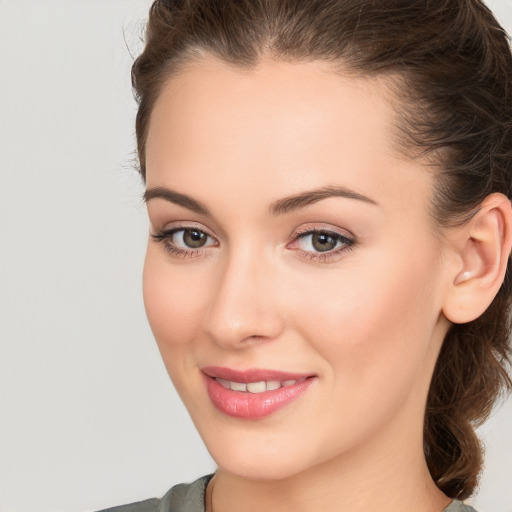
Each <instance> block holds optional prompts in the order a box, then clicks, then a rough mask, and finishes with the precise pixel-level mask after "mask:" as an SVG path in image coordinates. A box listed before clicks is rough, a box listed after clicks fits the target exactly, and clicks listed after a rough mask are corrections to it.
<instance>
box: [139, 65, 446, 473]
mask: <svg viewBox="0 0 512 512" xmlns="http://www.w3.org/2000/svg"><path fill="white" fill-rule="evenodd" d="M394 122H395V118H394V110H393V101H392V100H391V99H390V97H389V94H388V92H387V89H386V86H385V85H384V84H383V83H381V82H379V81H377V80H376V79H363V78H354V77H348V76H344V77H343V76H340V75H335V74H334V73H333V72H331V71H330V70H329V69H328V67H327V65H325V64H321V63H318V62H316V63H294V64H289V63H282V62H275V61H271V60H263V61H262V62H261V63H260V65H259V66H258V67H257V69H255V70H253V71H240V70H237V69H233V68H229V67H228V66H226V65H225V64H222V63H220V62H218V61H215V60H213V59H211V60H208V59H205V60H204V61H201V62H197V63H195V64H193V65H191V66H190V67H189V68H187V70H185V71H183V72H181V74H180V75H178V76H177V77H174V78H172V79H171V80H170V81H169V82H168V83H167V84H166V86H165V88H164V89H163V91H162V93H161V95H160V97H159V99H158V101H157V103H156V106H155V108H154V111H153V112H152V117H151V122H150V128H149V135H148V140H147V190H148V191H147V194H146V195H147V197H146V199H147V207H148V212H149V218H150V231H151V235H153V236H150V238H149V243H148V250H147V257H146V263H145V268H144V299H145V304H146V310H147V314H148V318H149V322H150V324H151V328H152V330H153V332H154V335H155V337H156V340H157V343H158V346H159V349H160V352H161V354H162V357H163V360H164V362H165V365H166V367H167V370H168V372H169V375H170V376H171V378H172V381H173V382H174V384H175V386H176V388H177V390H178V392H179V394H180V395H181V397H182V399H183V401H184V403H185V405H186V407H187V409H188V411H189V413H190V415H191V417H192V419H193V421H194V423H195V425H196V427H197V428H198V430H199V432H200V434H201V436H202V437H203V439H204V441H205V443H206V445H207V447H208V449H209V451H210V453H211V454H212V456H213V458H214V459H215V461H216V462H217V464H218V465H219V467H220V468H221V469H223V470H225V471H227V472H229V473H232V474H235V475H239V476H242V477H246V478H264V479H268V478H284V477H286V476H290V475H293V474H296V473H298V472H301V471H305V470H307V469H310V468H312V467H315V466H317V465H318V464H322V463H325V464H330V463H340V464H343V463H344V462H343V461H345V462H347V463H349V462H350V464H352V465H353V464H356V463H358V462H357V461H361V460H363V459H364V457H365V456H368V454H370V453H371V454H372V456H373V457H375V453H376V452H375V450H377V451H378V453H381V454H387V455H389V456H391V455H392V456H393V457H394V460H396V457H397V454H400V453H402V452H404V451H405V450H409V452H410V453H414V454H415V456H416V455H418V453H421V456H422V451H421V450H422V438H421V436H422V420H423V410H424V407H425V400H426V395H427V390H428V385H429V382H430V378H431V374H432V371H433V367H434V363H435V360H436V357H437V354H438V351H439V348H440V345H441V343H442V340H443V337H444V335H445V333H446V330H447V328H448V322H447V321H446V320H445V319H444V317H443V315H442V304H443V297H444V294H445V291H446V288H447V282H448V277H447V276H448V270H447V269H448V268H449V263H448V257H449V256H448V255H449V251H448V250H445V247H444V245H446V242H444V241H443V240H444V239H443V238H442V237H440V236H439V234H438V232H436V228H435V226H434V222H433V221H432V219H431V217H430V215H429V201H430V199H431V195H432V183H433V176H432V174H431V173H430V172H429V171H428V170H427V169H426V168H425V167H423V166H422V164H421V163H419V162H417V161H416V162H413V161H410V160H407V159H405V158H403V157H400V156H399V154H398V152H397V151H396V149H395V145H394V142H393V141H394V137H395V132H396V129H395V127H394ZM436 233H437V234H436ZM227 387H228V388H229V389H227ZM361 457H362V459H361ZM383 457H384V458H385V457H386V455H383Z"/></svg>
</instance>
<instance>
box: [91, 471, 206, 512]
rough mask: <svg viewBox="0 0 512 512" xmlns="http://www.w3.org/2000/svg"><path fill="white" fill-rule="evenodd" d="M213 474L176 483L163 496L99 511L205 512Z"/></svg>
mask: <svg viewBox="0 0 512 512" xmlns="http://www.w3.org/2000/svg"><path fill="white" fill-rule="evenodd" d="M212 476H213V475H206V476H203V477H201V478H198V479H197V480H196V481H194V482H192V483H189V484H178V485H175V486H174V487H171V489H169V491H167V493H166V494H165V496H163V497H162V498H151V499H149V500H143V501H137V502H136V503H130V504H128V505H120V506H118V507H112V508H107V509H103V510H100V511H98V512H204V493H205V490H206V486H207V485H208V482H209V481H210V479H211V478H212Z"/></svg>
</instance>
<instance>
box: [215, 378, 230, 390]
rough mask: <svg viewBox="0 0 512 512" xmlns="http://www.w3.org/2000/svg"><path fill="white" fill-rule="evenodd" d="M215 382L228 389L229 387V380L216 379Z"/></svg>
mask: <svg viewBox="0 0 512 512" xmlns="http://www.w3.org/2000/svg"><path fill="white" fill-rule="evenodd" d="M217 382H218V383H219V384H221V385H222V386H224V387H225V388H226V389H229V388H230V387H231V385H230V382H229V380H226V379H217Z"/></svg>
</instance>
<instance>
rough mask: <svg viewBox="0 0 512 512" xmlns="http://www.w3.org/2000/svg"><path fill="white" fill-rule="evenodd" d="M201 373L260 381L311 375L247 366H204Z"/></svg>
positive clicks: (301, 377)
mask: <svg viewBox="0 0 512 512" xmlns="http://www.w3.org/2000/svg"><path fill="white" fill-rule="evenodd" d="M201 370H202V371H203V373H205V374H206V375H208V376H209V377H213V378H218V379H225V380H229V381H231V382H245V383H247V382H260V381H268V380H278V381H284V380H300V379H305V378H307V377H313V376H314V375H313V374H311V373H302V372H284V371H280V370H269V369H260V368H248V369H245V370H237V369H234V368H226V367H223V366H205V367H203V368H201Z"/></svg>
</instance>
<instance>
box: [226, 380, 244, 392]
mask: <svg viewBox="0 0 512 512" xmlns="http://www.w3.org/2000/svg"><path fill="white" fill-rule="evenodd" d="M229 385H230V387H231V389H232V390H233V391H247V384H245V383H244V382H230V383H229Z"/></svg>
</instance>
